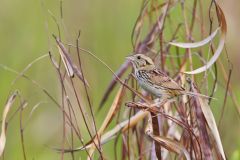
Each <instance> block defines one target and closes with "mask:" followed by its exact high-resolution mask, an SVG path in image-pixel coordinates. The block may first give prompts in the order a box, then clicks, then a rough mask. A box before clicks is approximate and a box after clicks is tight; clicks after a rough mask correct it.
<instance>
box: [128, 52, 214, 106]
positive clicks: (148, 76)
mask: <svg viewBox="0 0 240 160" xmlns="http://www.w3.org/2000/svg"><path fill="white" fill-rule="evenodd" d="M126 58H127V59H128V60H130V62H131V63H132V65H133V68H134V77H135V78H136V80H137V81H138V83H139V85H140V86H141V87H142V88H143V89H144V90H146V91H147V92H149V93H150V94H153V95H155V96H156V97H158V98H160V101H162V102H163V103H165V102H167V101H172V100H174V99H175V98H176V97H178V96H180V95H190V96H200V97H205V98H210V97H208V96H205V95H202V94H199V93H193V92H188V91H186V90H185V89H184V88H183V87H182V86H180V85H179V84H178V83H177V82H176V81H174V80H173V79H172V78H171V77H169V76H168V75H166V74H165V73H163V72H162V71H161V70H159V69H158V68H156V67H155V65H154V63H153V61H152V59H151V58H149V57H147V56H146V55H143V54H134V55H132V56H128V57H126Z"/></svg>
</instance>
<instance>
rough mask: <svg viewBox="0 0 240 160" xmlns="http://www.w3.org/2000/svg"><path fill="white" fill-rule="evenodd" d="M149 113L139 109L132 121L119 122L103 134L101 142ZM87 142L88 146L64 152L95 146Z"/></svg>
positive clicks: (106, 140) (111, 137) (109, 138)
mask: <svg viewBox="0 0 240 160" xmlns="http://www.w3.org/2000/svg"><path fill="white" fill-rule="evenodd" d="M148 114H149V112H147V111H139V112H138V113H137V114H135V115H134V116H132V117H131V118H130V122H129V119H127V120H125V121H123V122H121V123H119V124H117V125H116V126H115V127H114V128H113V129H111V130H110V131H108V132H106V133H105V134H103V135H102V136H101V139H100V142H101V144H104V143H107V142H108V141H110V140H112V139H113V138H114V137H115V135H116V134H117V133H119V132H121V131H122V132H124V131H126V130H127V129H129V128H131V127H133V126H135V125H136V124H137V123H138V122H140V121H141V120H142V119H143V118H144V117H146V116H147V115H148ZM87 144H88V145H86V146H81V147H78V148H75V149H72V150H69V149H66V150H64V152H72V151H81V150H84V149H89V148H91V147H92V146H94V143H93V142H92V141H90V142H88V143H87ZM57 150H59V151H60V150H61V151H62V149H57Z"/></svg>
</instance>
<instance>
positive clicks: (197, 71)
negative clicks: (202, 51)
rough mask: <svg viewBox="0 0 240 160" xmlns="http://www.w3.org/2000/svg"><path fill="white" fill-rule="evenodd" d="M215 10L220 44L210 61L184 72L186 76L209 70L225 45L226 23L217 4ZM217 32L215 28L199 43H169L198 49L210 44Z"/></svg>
mask: <svg viewBox="0 0 240 160" xmlns="http://www.w3.org/2000/svg"><path fill="white" fill-rule="evenodd" d="M216 8H217V13H218V17H219V21H220V28H221V38H220V42H219V44H218V47H217V50H216V51H215V53H214V55H213V57H211V59H210V60H209V61H208V62H207V64H206V65H204V66H202V67H200V68H198V69H195V70H193V71H189V72H184V73H186V74H198V73H202V72H205V71H206V70H207V69H209V68H210V67H211V66H212V65H213V64H214V63H215V62H216V61H217V59H218V58H219V56H220V54H221V52H222V50H223V47H224V44H225V39H226V33H227V23H226V19H225V16H224V13H223V11H222V9H221V8H220V6H219V5H218V4H216ZM218 30H219V28H217V29H216V30H215V31H214V32H213V33H212V34H211V35H210V36H208V37H207V38H206V39H204V40H202V41H200V42H195V43H174V42H171V43H170V44H172V45H175V46H178V47H181V48H196V47H200V46H203V45H205V44H207V43H208V42H210V41H211V40H212V39H213V38H214V37H215V35H216V34H217V31H218Z"/></svg>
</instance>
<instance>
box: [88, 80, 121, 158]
mask: <svg viewBox="0 0 240 160" xmlns="http://www.w3.org/2000/svg"><path fill="white" fill-rule="evenodd" d="M123 94H124V86H123V85H122V86H121V87H120V88H119V90H118V92H117V94H116V96H115V98H114V101H113V103H112V106H111V108H110V109H109V111H108V114H107V115H106V118H105V119H104V121H103V123H102V125H101V127H100V129H99V130H98V132H97V134H98V136H94V138H93V140H92V142H95V144H97V143H98V141H97V138H98V137H101V135H102V133H103V132H104V130H105V129H106V128H107V126H108V125H109V124H110V122H111V120H112V118H113V117H114V115H115V113H116V112H117V110H118V108H119V107H120V104H121V101H122V96H123ZM101 142H102V141H101ZM95 148H96V146H95V145H92V147H91V149H90V151H89V155H92V154H93V152H94V150H95Z"/></svg>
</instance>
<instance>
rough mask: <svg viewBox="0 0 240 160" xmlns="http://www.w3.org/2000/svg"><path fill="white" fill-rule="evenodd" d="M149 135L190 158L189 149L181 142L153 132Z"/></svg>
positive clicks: (188, 159) (167, 147)
mask: <svg viewBox="0 0 240 160" xmlns="http://www.w3.org/2000/svg"><path fill="white" fill-rule="evenodd" d="M149 136H150V137H151V138H152V139H153V140H155V141H156V142H158V143H160V144H161V145H162V146H163V147H164V148H166V149H168V150H171V151H173V152H175V153H177V154H180V155H181V154H184V156H185V157H186V159H187V160H190V155H189V153H188V151H187V150H186V149H185V148H184V146H182V144H180V143H179V142H177V141H174V140H172V139H169V138H166V137H163V136H155V135H151V134H150V135H149Z"/></svg>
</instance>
